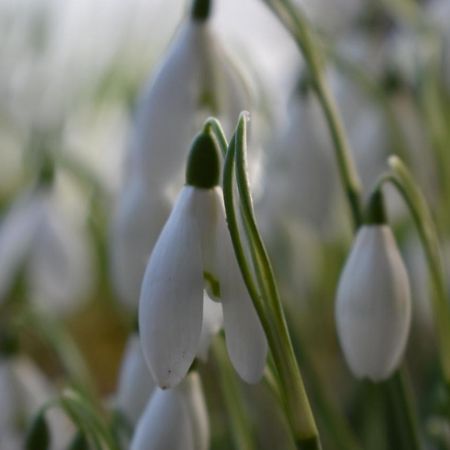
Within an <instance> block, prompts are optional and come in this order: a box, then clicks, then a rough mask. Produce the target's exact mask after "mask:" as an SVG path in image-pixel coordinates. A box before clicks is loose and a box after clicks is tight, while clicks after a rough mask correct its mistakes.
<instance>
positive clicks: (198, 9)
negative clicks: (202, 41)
mask: <svg viewBox="0 0 450 450" xmlns="http://www.w3.org/2000/svg"><path fill="white" fill-rule="evenodd" d="M210 14H211V0H194V2H193V4H192V9H191V18H192V20H196V21H198V22H204V21H206V20H207V19H208V17H209V16H210Z"/></svg>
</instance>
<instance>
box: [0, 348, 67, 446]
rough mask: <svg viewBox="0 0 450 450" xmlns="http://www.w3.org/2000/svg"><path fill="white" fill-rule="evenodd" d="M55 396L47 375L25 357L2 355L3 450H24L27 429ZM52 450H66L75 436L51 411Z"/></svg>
mask: <svg viewBox="0 0 450 450" xmlns="http://www.w3.org/2000/svg"><path fill="white" fill-rule="evenodd" d="M54 395H55V392H54V391H53V390H52V388H51V386H50V385H49V383H48V382H47V380H46V379H45V377H44V375H43V374H42V373H41V372H40V371H39V370H38V369H37V368H36V367H35V366H34V364H33V363H32V362H31V361H30V360H29V359H27V358H25V357H23V356H16V355H8V356H6V357H5V355H2V354H0V448H1V449H5V450H6V449H8V450H22V449H23V448H24V437H25V427H26V426H27V424H28V422H29V421H30V420H31V419H32V418H33V417H34V415H35V414H36V413H37V412H38V410H39V408H40V407H41V406H42V405H43V404H44V403H45V402H47V401H48V400H50V399H51V398H52V397H53V396H54ZM46 419H47V423H48V426H49V430H50V434H51V444H52V445H51V447H50V449H51V450H58V449H61V448H66V446H67V445H68V443H69V440H70V437H71V435H72V433H73V432H74V429H73V426H72V424H71V423H70V422H69V421H68V420H67V419H66V417H65V416H64V414H62V413H61V412H60V411H57V410H51V411H48V412H47V414H46Z"/></svg>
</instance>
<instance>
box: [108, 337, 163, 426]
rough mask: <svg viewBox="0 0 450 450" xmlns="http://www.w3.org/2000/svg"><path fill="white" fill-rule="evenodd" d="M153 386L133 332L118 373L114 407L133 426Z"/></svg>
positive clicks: (153, 383) (137, 338) (138, 341)
mask: <svg viewBox="0 0 450 450" xmlns="http://www.w3.org/2000/svg"><path fill="white" fill-rule="evenodd" d="M154 387H155V382H154V381H153V378H152V376H151V375H150V372H149V370H148V367H147V364H146V363H145V360H144V355H143V354H142V350H141V343H140V340H139V336H138V335H137V334H133V335H132V336H131V337H130V338H129V340H128V343H127V346H126V349H125V355H124V358H123V363H122V367H121V370H120V374H119V383H118V388H117V398H116V407H117V409H118V410H119V411H120V412H121V413H122V414H123V415H124V416H125V419H126V420H127V421H128V422H129V424H130V425H132V426H133V427H134V426H136V424H137V422H138V420H139V417H141V414H142V412H143V411H144V408H145V405H146V404H147V402H148V399H149V398H150V395H151V393H152V391H153V389H154Z"/></svg>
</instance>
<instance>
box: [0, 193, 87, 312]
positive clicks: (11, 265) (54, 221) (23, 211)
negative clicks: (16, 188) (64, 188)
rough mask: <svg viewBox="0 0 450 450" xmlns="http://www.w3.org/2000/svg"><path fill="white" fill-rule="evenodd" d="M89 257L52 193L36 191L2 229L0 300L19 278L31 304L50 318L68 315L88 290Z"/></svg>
mask: <svg viewBox="0 0 450 450" xmlns="http://www.w3.org/2000/svg"><path fill="white" fill-rule="evenodd" d="M91 256H92V255H91V254H90V249H89V246H88V242H87V236H86V235H85V234H84V233H83V230H82V228H81V227H79V226H78V224H77V223H74V222H72V221H71V220H70V219H69V217H66V216H65V215H64V212H63V209H62V208H61V204H60V203H59V202H58V201H57V198H56V196H55V193H54V192H53V191H52V190H51V188H50V187H48V186H46V187H38V188H35V189H33V190H31V191H29V192H27V193H26V194H25V195H23V196H22V197H21V198H19V199H18V200H17V201H16V202H15V203H14V204H13V206H12V207H11V208H10V210H9V211H8V212H7V213H6V216H5V217H4V218H3V220H2V222H1V224H0V300H4V299H5V296H6V295H7V293H8V291H9V289H10V288H11V287H12V285H13V283H14V282H15V281H16V280H17V277H18V276H19V275H20V274H21V273H23V274H24V277H25V281H26V283H27V288H28V290H27V292H28V295H29V297H30V299H31V300H32V301H33V302H34V303H35V304H37V305H38V306H40V307H42V308H45V310H46V311H47V312H48V313H56V314H67V313H70V312H72V311H73V310H74V309H75V308H77V307H79V306H80V303H79V301H80V300H83V299H85V298H86V297H87V295H88V293H89V290H90V289H91V287H92V281H93V277H92V260H91ZM22 271H23V272H22Z"/></svg>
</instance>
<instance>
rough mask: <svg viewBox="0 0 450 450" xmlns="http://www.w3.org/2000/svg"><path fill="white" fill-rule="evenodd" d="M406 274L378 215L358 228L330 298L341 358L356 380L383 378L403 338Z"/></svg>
mask: <svg viewBox="0 0 450 450" xmlns="http://www.w3.org/2000/svg"><path fill="white" fill-rule="evenodd" d="M410 322H411V299H410V288H409V281H408V274H407V272H406V269H405V266H404V264H403V261H402V257H401V255H400V252H399V250H398V248H397V245H396V243H395V238H394V235H393V233H392V230H391V229H390V227H389V226H388V225H387V224H386V223H385V220H384V217H383V215H381V216H380V215H378V217H372V218H371V220H370V221H369V223H367V224H365V225H364V226H362V227H361V228H360V230H359V231H358V234H357V236H356V239H355V242H354V244H353V247H352V250H351V252H350V256H349V257H348V259H347V262H346V264H345V267H344V270H343V272H342V275H341V278H340V280H339V287H338V292H337V298H336V324H337V332H338V337H339V341H340V343H341V346H342V350H343V352H344V355H345V359H346V361H347V363H348V365H349V367H350V369H351V371H352V372H353V374H354V375H355V376H356V377H358V378H364V377H367V378H369V379H371V380H372V381H380V380H384V379H386V378H388V377H389V376H390V375H391V374H392V373H393V372H394V371H395V370H396V369H397V367H398V366H399V364H400V362H401V359H402V357H403V353H404V350H405V347H406V342H407V339H408V334H409V328H410Z"/></svg>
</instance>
